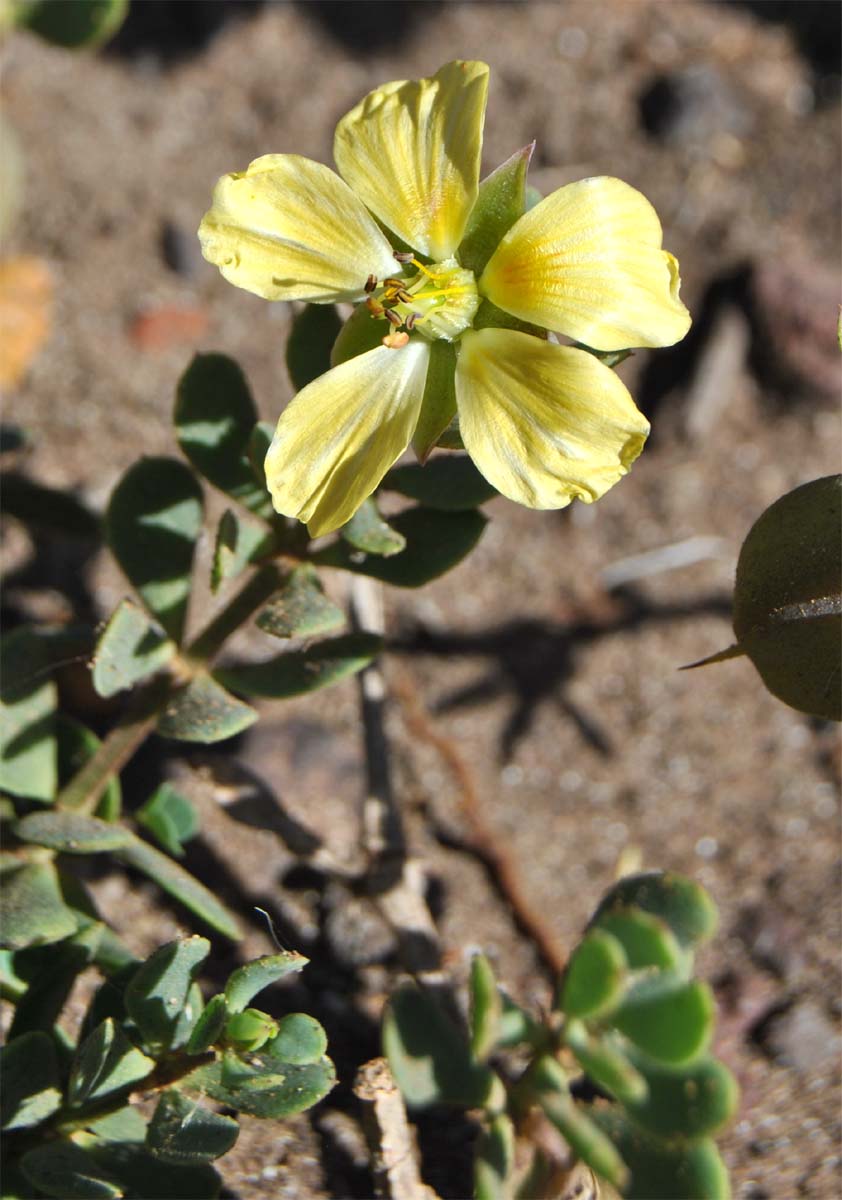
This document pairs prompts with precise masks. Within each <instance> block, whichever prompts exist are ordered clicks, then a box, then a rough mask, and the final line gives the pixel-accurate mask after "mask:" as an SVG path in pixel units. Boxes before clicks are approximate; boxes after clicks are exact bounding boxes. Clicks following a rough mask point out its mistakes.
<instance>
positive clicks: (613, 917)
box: [592, 908, 687, 971]
mask: <svg viewBox="0 0 842 1200" xmlns="http://www.w3.org/2000/svg"><path fill="white" fill-rule="evenodd" d="M597 928H598V929H599V930H600V931H602V932H603V933H607V934H610V935H611V937H613V938H615V939H616V940H617V941H618V942H619V943H620V945H621V946H622V947H623V951H624V952H625V955H626V959H627V961H628V965H629V967H630V968H631V970H632V971H640V970H643V969H644V968H645V967H658V968H659V969H660V970H662V971H674V970H675V971H677V970H682V969H683V968H684V966H685V964H686V959H687V955H686V954H685V953H684V951H683V950H682V949H681V947H680V946H679V944H678V941H677V939H676V937H675V934H674V933H673V932H672V930H671V929H670V927H669V925H667V923H666V921H664V920H663V919H662V918H661V917H656V916H653V915H652V914H651V913H647V912H644V911H643V910H642V909H640V908H627V909H622V908H613V909H611V911H609V912H605V913H603V914H602V916H601V917H600V918H599V924H598V926H597ZM592 936H593V935H592Z"/></svg>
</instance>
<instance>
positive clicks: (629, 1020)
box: [611, 975, 715, 1066]
mask: <svg viewBox="0 0 842 1200" xmlns="http://www.w3.org/2000/svg"><path fill="white" fill-rule="evenodd" d="M714 1014H715V1005H714V1002H713V996H712V994H711V991H710V988H709V987H708V986H707V984H705V983H701V982H699V981H698V980H693V981H691V982H690V983H685V982H684V981H683V980H681V979H676V978H673V977H670V976H664V975H661V976H656V977H655V978H653V979H644V980H642V981H641V982H640V983H638V984H635V986H634V987H632V988H631V989H630V990H629V991H628V992H627V993H626V997H625V999H624V1001H623V1004H622V1007H621V1008H620V1009H619V1010H618V1011H617V1012H616V1013H614V1014H613V1015H612V1017H611V1023H612V1024H613V1025H614V1026H615V1028H617V1029H619V1031H620V1032H621V1033H623V1034H625V1036H626V1037H627V1038H629V1040H630V1041H632V1042H634V1043H635V1045H636V1046H638V1047H639V1048H640V1049H641V1050H643V1051H644V1052H645V1053H646V1054H648V1055H650V1056H651V1057H652V1058H654V1059H657V1060H658V1061H659V1062H662V1063H668V1064H670V1065H671V1066H682V1065H683V1064H685V1063H689V1062H692V1061H693V1060H694V1059H696V1058H698V1057H699V1055H701V1054H703V1053H704V1051H705V1050H706V1049H707V1047H708V1045H709V1044H710V1039H711V1036H712V1034H713V1023H714Z"/></svg>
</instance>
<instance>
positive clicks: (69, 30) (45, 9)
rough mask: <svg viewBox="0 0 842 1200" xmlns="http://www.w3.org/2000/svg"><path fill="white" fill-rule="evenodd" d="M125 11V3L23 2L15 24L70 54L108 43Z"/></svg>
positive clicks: (122, 0) (89, 0) (92, 0)
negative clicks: (22, 26) (63, 47)
mask: <svg viewBox="0 0 842 1200" xmlns="http://www.w3.org/2000/svg"><path fill="white" fill-rule="evenodd" d="M128 11H129V0H25V3H24V4H23V5H22V6H21V7H20V8H19V9H17V11H16V13H15V15H16V18H17V20H18V21H19V22H20V23H21V24H23V25H25V26H26V28H27V29H30V30H32V32H33V33H37V34H38V35H39V37H42V38H44V39H45V40H46V41H48V42H53V43H54V44H55V45H57V46H65V47H66V48H67V49H70V50H78V49H80V48H82V47H84V48H87V49H90V48H92V47H94V46H99V45H101V44H102V43H103V42H106V41H108V39H109V38H110V37H113V35H114V34H115V33H116V32H117V30H118V29H119V28H120V26H121V25H122V23H123V21H124V20H125V18H126V14H127V13H128Z"/></svg>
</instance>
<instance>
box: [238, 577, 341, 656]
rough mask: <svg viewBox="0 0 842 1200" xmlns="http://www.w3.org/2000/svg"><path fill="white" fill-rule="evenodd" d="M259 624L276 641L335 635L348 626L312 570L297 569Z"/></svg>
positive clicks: (273, 598) (262, 613)
mask: <svg viewBox="0 0 842 1200" xmlns="http://www.w3.org/2000/svg"><path fill="white" fill-rule="evenodd" d="M257 624H258V625H259V626H260V628H261V629H262V630H263V631H264V632H265V633H271V634H272V636H273V637H280V638H289V637H301V638H304V637H307V638H309V637H316V636H317V635H318V634H321V633H332V632H333V630H334V629H338V628H339V627H340V626H341V625H344V624H345V614H344V613H343V611H342V609H341V608H340V607H339V606H338V605H337V604H334V603H333V601H332V600H329V599H328V598H327V596H326V595H325V594H324V590H323V589H322V585H321V581H320V580H319V577H318V575H317V574H316V572H315V571H314V570H313V568H312V567H310V566H307V565H304V566H301V567H296V568H295V570H293V571H292V572H291V573H290V576H289V578H288V579H287V581H286V583H285V584H284V586H283V587H282V588H281V590H280V591H279V592H276V593H275V595H274V596H273V597H272V599H271V600H270V601H269V603H268V605H267V606H266V608H264V609H263V612H261V614H260V615H259V617H258V618H257Z"/></svg>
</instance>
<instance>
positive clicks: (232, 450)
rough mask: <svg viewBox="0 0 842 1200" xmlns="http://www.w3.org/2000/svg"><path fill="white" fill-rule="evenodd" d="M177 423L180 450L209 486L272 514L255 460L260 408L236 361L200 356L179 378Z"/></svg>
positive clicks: (176, 406) (220, 355)
mask: <svg viewBox="0 0 842 1200" xmlns="http://www.w3.org/2000/svg"><path fill="white" fill-rule="evenodd" d="M173 420H174V421H175V427H176V435H177V437H178V444H179V446H181V449H182V450H183V451H184V454H185V455H186V457H187V458H188V459H189V460H190V462H191V463H192V464H193V466H194V467H195V468H196V470H197V471H198V472H199V473H200V474H201V475H204V477H205V479H207V480H208V482H209V483H212V484H213V485H214V487H217V488H219V490H220V491H221V492H225V494H226V495H227V496H231V497H233V499H235V500H238V501H239V502H240V504H242V505H244V506H245V507H246V508H248V509H250V510H251V511H252V512H254V513H258V514H259V515H261V516H269V515H271V512H272V504H271V501H270V499H269V496H268V495H267V493H266V490H265V488H263V487H262V486H261V485H260V482H259V481H258V480H257V479H256V478H255V474H254V471H253V469H252V466H251V462H250V459H249V441H250V439H251V435H252V431H253V429H254V427H255V425H256V424H257V409H256V408H255V406H254V401H253V400H252V398H251V392H250V391H249V387H248V384H247V383H246V379H245V376H244V375H243V372H242V371H241V370H240V367H239V366H238V364H237V363H235V362H234V360H233V359H232V358H227V357H226V356H225V355H224V354H197V355H196V357H195V358H194V359H193V361H192V362H191V364H190V366H189V367H188V368H187V370H186V371H185V372H184V374H183V375H182V377H181V379H180V380H179V383H178V389H177V392H176V400H175V411H174V413H173Z"/></svg>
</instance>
